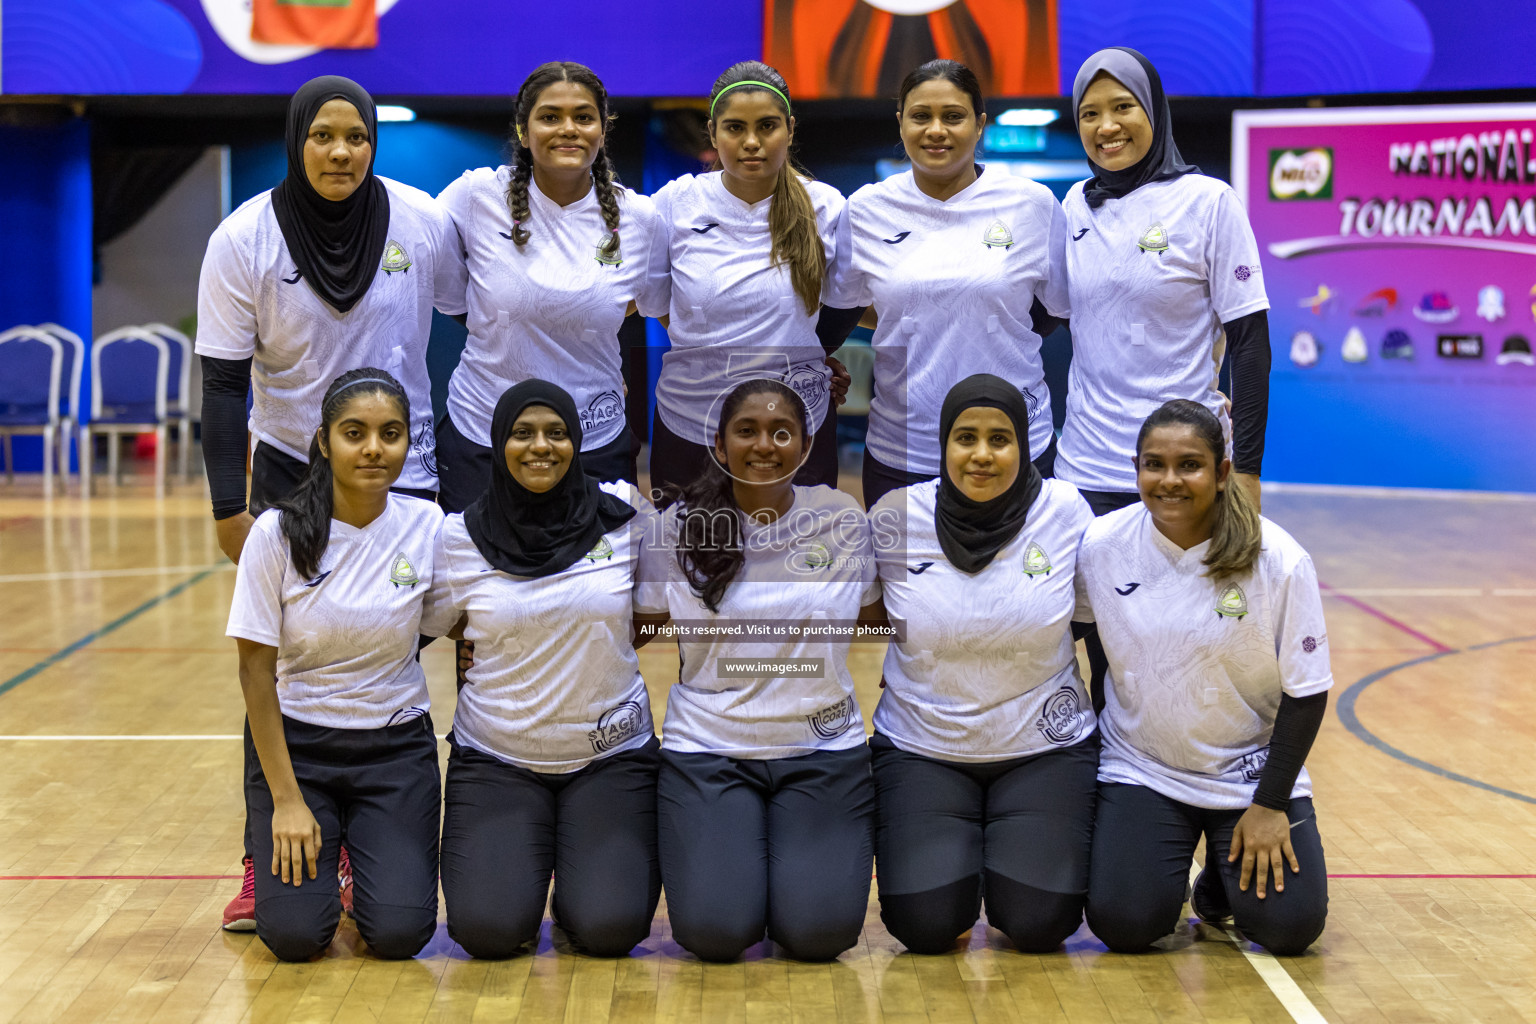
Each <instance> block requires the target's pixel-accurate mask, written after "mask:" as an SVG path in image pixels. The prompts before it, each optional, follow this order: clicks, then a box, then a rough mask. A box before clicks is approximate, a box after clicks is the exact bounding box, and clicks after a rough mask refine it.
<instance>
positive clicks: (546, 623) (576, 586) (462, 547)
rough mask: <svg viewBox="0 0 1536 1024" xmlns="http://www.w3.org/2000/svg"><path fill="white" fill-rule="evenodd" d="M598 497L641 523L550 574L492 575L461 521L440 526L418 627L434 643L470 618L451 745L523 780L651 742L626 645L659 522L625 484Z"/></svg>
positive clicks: (641, 686)
mask: <svg viewBox="0 0 1536 1024" xmlns="http://www.w3.org/2000/svg"><path fill="white" fill-rule="evenodd" d="M602 488H603V490H605V491H607V492H608V493H609V494H613V495H616V496H618V497H619V498H622V499H623V500H625V501H627V502H629V503H630V504H631V505H634V506H635V508H636V509H638V510H639V514H637V515H636V516H635V517H634V518H633V519H631V520H630V521H629V522H628V523H625V524H624V525H623V526H621V527H619V528H618V529H616V530H613V531H610V532H609V533H606V534H604V535H603V537H602V538H601V539H599V540H598V542H597V544H596V545H594V546H593V548H592V550H591V551H589V552H587V554H586V555H584V556H583V557H581V558H579V559H577V560H576V563H575V564H574V565H572V566H570V567H569V568H567V569H565V570H563V571H561V572H558V573H555V574H554V575H553V576H542V577H537V578H535V577H530V576H513V575H511V574H510V573H505V572H502V571H501V570H499V569H495V568H492V567H491V564H490V563H489V562H487V561H486V560H485V557H484V556H483V555H481V554H480V549H479V548H477V547H475V542H474V541H473V540H471V539H470V537H469V531H468V530H467V529H466V528H465V526H464V516H463V515H462V514H460V515H452V516H449V517H448V518H447V520H446V521H445V522H444V524H443V530H442V534H441V535H440V536H439V538H438V543H437V555H436V558H435V559H434V561H433V576H432V590H431V594H430V596H429V597H428V598H427V606H426V611H425V612H424V613H423V615H422V622H421V629H422V632H423V633H425V634H427V635H428V636H441V635H443V634H444V633H447V632H448V631H449V630H451V629H452V628H453V625H454V623H456V622H458V621H459V618H460V617H461V616H465V615H467V616H468V620H467V621H466V623H465V625H464V639H466V640H473V641H474V643H475V659H474V665H473V667H471V668H470V670H469V675H468V680H469V682H468V683H467V685H465V687H464V688H463V689H462V690H460V691H459V701H458V707H457V708H456V709H455V711H454V714H453V735H454V738H455V739H456V740H457V741H458V742H459V743H462V744H463V745H465V746H467V747H473V748H474V749H475V750H479V751H481V752H483V753H486V754H489V755H491V756H492V757H495V758H498V759H499V760H502V761H505V762H507V763H509V764H515V765H517V766H519V767H521V768H527V769H528V770H530V771H535V772H571V771H575V770H576V769H578V768H582V767H584V766H586V765H588V764H590V763H591V762H592V761H594V760H596V759H598V758H600V757H606V756H608V755H609V754H616V753H619V752H620V751H623V750H629V749H631V748H633V747H638V746H640V745H642V744H644V743H645V742H646V741H647V740H649V739H650V738H651V737H652V736H653V735H655V728H654V727H653V726H652V724H651V702H650V698H649V697H648V696H647V695H646V691H645V681H644V680H643V679H641V678H640V663H639V661H638V659H637V658H636V657H635V648H634V643H633V641H632V640H631V638H630V630H631V626H632V621H633V617H634V603H633V600H632V598H633V594H634V589H635V570H636V566H637V565H638V562H639V557H640V549H641V545H642V543H643V541H644V539H645V537H646V536H647V535H648V525H649V523H650V520H651V517H652V516H654V515H655V512H654V511H653V510H652V509H651V506H650V503H649V502H647V501H646V500H645V499H644V498H642V497H641V496H640V492H639V491H638V490H636V489H635V488H634V487H633V486H632V485H630V484H627V483H612V484H610V483H605V484H603V485H602Z"/></svg>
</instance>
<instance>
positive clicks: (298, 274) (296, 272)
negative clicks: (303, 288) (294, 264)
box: [282, 268, 304, 284]
mask: <svg viewBox="0 0 1536 1024" xmlns="http://www.w3.org/2000/svg"><path fill="white" fill-rule="evenodd" d="M303 276H304V271H302V270H299V269H297V268H295V269H294V271H293V276H292V277H285V278H283V279H282V280H283V284H298V283H299V279H300V278H301V277H303Z"/></svg>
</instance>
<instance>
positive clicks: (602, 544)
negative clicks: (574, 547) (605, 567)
mask: <svg viewBox="0 0 1536 1024" xmlns="http://www.w3.org/2000/svg"><path fill="white" fill-rule="evenodd" d="M581 557H582V558H585V559H586V560H587V561H589V562H591V563H592V564H594V565H596V564H597V563H598V562H605V561H607V560H608V559H610V558H612V557H613V545H612V544H610V543H608V538H607V537H599V538H597V544H595V545H594V546H593V548H592V550H591V551H588V552H587V553H586V554H584V555H582V556H581Z"/></svg>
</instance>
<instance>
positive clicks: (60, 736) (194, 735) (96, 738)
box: [0, 732, 448, 743]
mask: <svg viewBox="0 0 1536 1024" xmlns="http://www.w3.org/2000/svg"><path fill="white" fill-rule="evenodd" d="M437 738H438V739H440V740H446V739H447V738H448V734H447V733H438V734H437ZM243 739H245V737H244V736H243V735H242V734H240V733H238V732H162V733H114V732H98V733H46V732H45V733H20V732H18V733H8V734H4V735H0V742H7V741H9V742H12V743H21V742H26V741H29V740H35V741H37V742H39V743H109V742H114V741H126V742H145V741H148V742H165V741H176V740H193V741H200V742H206V741H213V740H218V741H228V740H243Z"/></svg>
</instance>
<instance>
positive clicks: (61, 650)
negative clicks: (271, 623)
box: [0, 569, 213, 694]
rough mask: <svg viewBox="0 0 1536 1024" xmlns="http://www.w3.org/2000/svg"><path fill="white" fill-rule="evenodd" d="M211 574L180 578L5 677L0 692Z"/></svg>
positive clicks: (17, 684) (12, 687)
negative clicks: (156, 594)
mask: <svg viewBox="0 0 1536 1024" xmlns="http://www.w3.org/2000/svg"><path fill="white" fill-rule="evenodd" d="M212 574H213V570H211V569H207V570H204V571H203V572H200V573H198V574H197V575H195V576H193V577H191V578H190V579H185V580H182V581H181V582H180V583H178V584H176V585H175V586H174V587H172V588H171V589H170V590H167V591H166V592H165V593H163V594H160V595H159V596H158V597H152V598H150V599H149V600H148V601H145V602H144V603H143V604H141V605H139V606H138V607H137V608H135V609H133V610H132V611H130V612H127V613H125V614H123V615H119V616H118V617H117V618H115V619H113V620H112V621H111V622H109V623H107V624H106V625H105V626H102V627H101V628H100V629H96V630H92V631H91V632H89V633H87V634H86V635H85V636H83V637H81V638H80V639H79V640H76V641H75V642H74V643H72V644H70V645H69V646H67V647H61V648H59V649H58V650H57V651H55V652H53V653H52V654H50V655H49V656H48V657H46V658H44V659H43V660H42V661H40V662H38V663H37V664H36V665H33V666H32V667H31V668H28V669H23V670H22V671H21V672H18V673H17V674H16V675H14V676H12V677H11V678H9V679H7V680H6V681H5V682H3V683H0V694H5V693H9V692H10V691H11V690H14V689H15V688H16V687H18V686H20V685H21V684H22V683H24V682H26V681H27V680H28V679H31V678H32V677H34V676H36V675H38V674H40V673H42V672H45V671H47V670H48V669H50V668H52V667H53V666H55V665H57V664H58V663H59V662H61V661H63V660H64V659H65V658H67V657H69V656H70V655H71V654H74V653H75V652H76V651H78V650H80V649H81V648H83V647H88V646H89V645H91V644H92V643H95V642H96V641H97V640H99V639H101V638H102V637H104V636H106V635H107V634H108V633H111V632H113V631H114V630H117V629H119V628H121V627H122V626H125V625H127V624H128V623H130V622H132V621H133V620H134V619H136V618H138V617H139V616H140V615H143V614H144V613H145V612H147V611H149V610H150V609H151V608H153V607H155V606H156V605H158V604H160V603H162V602H164V601H169V600H170V599H171V598H173V597H175V596H176V595H177V594H180V593H181V592H182V591H184V590H186V589H187V588H188V587H190V586H193V585H194V584H197V583H200V582H202V581H203V580H205V579H207V578H208V577H209V576H211V575H212Z"/></svg>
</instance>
